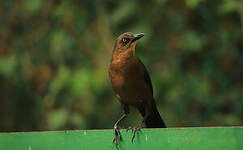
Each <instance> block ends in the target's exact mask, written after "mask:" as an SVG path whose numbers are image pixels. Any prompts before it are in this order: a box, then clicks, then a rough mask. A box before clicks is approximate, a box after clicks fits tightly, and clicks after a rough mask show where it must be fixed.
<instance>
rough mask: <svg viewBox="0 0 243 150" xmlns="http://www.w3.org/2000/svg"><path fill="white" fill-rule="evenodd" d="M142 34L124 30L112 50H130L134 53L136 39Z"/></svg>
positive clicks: (120, 51) (121, 51) (119, 51)
mask: <svg viewBox="0 0 243 150" xmlns="http://www.w3.org/2000/svg"><path fill="white" fill-rule="evenodd" d="M143 36H144V34H143V33H139V34H133V33H131V32H126V33H123V34H121V35H120V36H119V37H118V38H117V40H116V42H115V46H114V50H113V51H116V52H118V53H123V52H127V51H130V52H132V53H133V54H134V52H135V45H136V41H137V40H138V39H140V38H141V37H143Z"/></svg>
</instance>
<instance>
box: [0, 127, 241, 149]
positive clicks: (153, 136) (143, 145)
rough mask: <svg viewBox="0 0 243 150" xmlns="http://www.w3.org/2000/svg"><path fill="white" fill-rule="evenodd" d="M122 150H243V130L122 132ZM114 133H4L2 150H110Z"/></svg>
mask: <svg viewBox="0 0 243 150" xmlns="http://www.w3.org/2000/svg"><path fill="white" fill-rule="evenodd" d="M121 134H122V136H123V140H122V141H121V142H120V143H119V149H120V150H126V149H129V150H131V149H133V150H136V149H137V150H149V149H152V150H155V149H158V150H162V149H163V150H242V149H243V127H228V128H175V129H173V128H171V129H143V130H142V131H141V132H139V133H138V134H137V135H136V137H135V140H134V143H131V138H132V132H131V131H128V132H126V131H125V130H122V131H121ZM112 138H113V131H112V130H80V131H53V132H24V133H23V132H22V133H0V150H90V149H97V150H109V149H116V148H115V146H114V145H113V144H112Z"/></svg>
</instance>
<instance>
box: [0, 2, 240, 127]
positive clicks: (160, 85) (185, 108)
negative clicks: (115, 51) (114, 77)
mask: <svg viewBox="0 0 243 150" xmlns="http://www.w3.org/2000/svg"><path fill="white" fill-rule="evenodd" d="M0 3H1V4H0V91H1V93H0V131H31V130H63V129H93V128H112V127H113V124H114V122H115V121H116V120H117V119H118V118H119V117H120V115H121V113H122V111H121V107H120V104H119V103H118V101H117V100H115V96H114V94H113V92H112V90H111V87H110V85H109V79H108V75H107V65H108V63H109V61H110V57H111V53H112V48H113V44H114V40H115V39H116V37H117V36H118V35H120V34H121V33H124V32H127V31H131V32H134V33H138V32H144V33H145V35H146V36H145V37H144V38H143V39H141V40H140V41H139V42H138V44H137V48H136V55H137V56H138V57H139V58H141V60H142V61H143V62H144V63H145V65H146V66H147V68H148V70H149V72H150V75H151V78H152V82H153V86H154V93H155V98H156V100H157V103H158V107H159V110H160V112H161V114H162V116H163V118H164V120H165V122H166V123H167V125H168V127H182V126H225V125H226V126H232V125H243V117H242V116H243V94H242V93H243V89H242V85H243V80H242V79H243V73H242V72H243V53H242V52H243V25H242V23H243V3H242V1H239V0H231V1H229V0H228V1H227V0H222V1H217V0H216V1H211V0H182V1H181V0H152V1H145V0H142V1H139V0H131V1H112V0H104V1H100V0H92V1H88V0H82V1H77V0H69V1H60V0H54V1H47V0H22V1H14V0H9V1H4V2H3V1H1V2H0ZM137 115H138V113H137V112H136V111H133V112H132V113H131V115H130V117H129V118H128V119H127V120H126V121H125V122H124V126H128V125H136V124H137V123H138V122H139V121H140V120H141V117H140V118H138V117H137Z"/></svg>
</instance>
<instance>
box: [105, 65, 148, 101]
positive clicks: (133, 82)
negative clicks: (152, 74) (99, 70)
mask: <svg viewBox="0 0 243 150" xmlns="http://www.w3.org/2000/svg"><path fill="white" fill-rule="evenodd" d="M137 64H138V63H136V62H129V63H127V64H126V63H124V64H123V65H122V64H121V63H119V65H117V66H116V65H115V64H113V65H114V66H112V65H110V66H109V77H110V81H111V84H112V88H113V90H114V92H115V94H116V97H117V98H118V99H119V100H120V101H121V102H122V103H124V104H131V105H133V104H134V105H135V104H137V103H139V102H140V101H141V100H142V99H141V97H145V96H144V95H145V94H146V95H148V94H147V93H149V91H148V90H147V89H146V87H145V86H144V82H143V81H144V79H143V76H142V75H141V73H139V71H140V70H139V67H138V66H136V65H137Z"/></svg>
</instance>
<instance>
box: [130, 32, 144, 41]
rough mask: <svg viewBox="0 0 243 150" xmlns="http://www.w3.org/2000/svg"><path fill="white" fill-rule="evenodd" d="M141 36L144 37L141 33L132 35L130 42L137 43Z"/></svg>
mask: <svg viewBox="0 0 243 150" xmlns="http://www.w3.org/2000/svg"><path fill="white" fill-rule="evenodd" d="M143 36H144V34H143V33H138V34H133V38H132V42H135V41H137V40H138V39H140V38H141V37H143Z"/></svg>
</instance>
